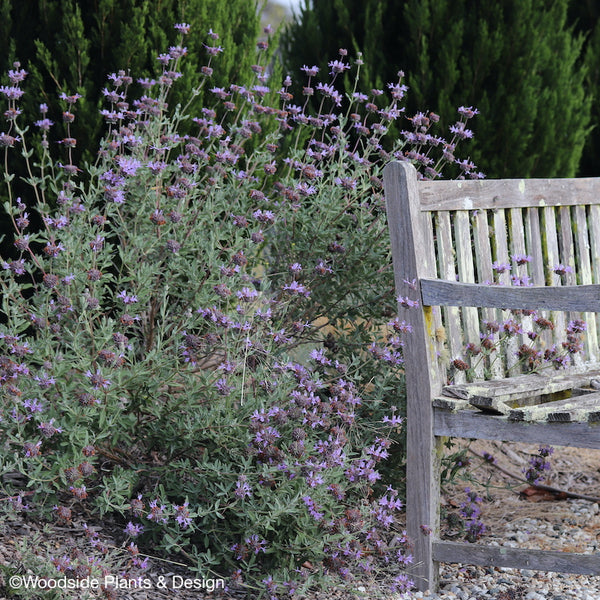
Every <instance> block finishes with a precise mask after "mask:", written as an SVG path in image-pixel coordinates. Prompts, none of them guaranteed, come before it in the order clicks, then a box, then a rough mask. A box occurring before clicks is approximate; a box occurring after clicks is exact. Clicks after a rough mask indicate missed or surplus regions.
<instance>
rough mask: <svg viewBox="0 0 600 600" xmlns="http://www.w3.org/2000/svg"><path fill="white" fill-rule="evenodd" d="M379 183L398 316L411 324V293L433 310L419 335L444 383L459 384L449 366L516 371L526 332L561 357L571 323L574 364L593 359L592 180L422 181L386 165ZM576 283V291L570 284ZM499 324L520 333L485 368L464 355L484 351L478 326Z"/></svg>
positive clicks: (491, 372)
mask: <svg viewBox="0 0 600 600" xmlns="http://www.w3.org/2000/svg"><path fill="white" fill-rule="evenodd" d="M384 181H385V192H386V199H387V203H388V220H389V224H390V233H391V239H392V251H393V255H394V271H395V277H396V289H397V290H398V291H399V296H400V297H401V302H400V311H401V313H403V314H401V315H400V316H401V318H403V319H405V320H406V321H407V322H411V321H414V320H415V318H416V313H417V312H419V311H415V310H414V308H411V306H412V303H413V301H414V300H417V299H418V300H419V301H420V300H421V298H419V297H418V296H419V292H421V293H422V302H423V304H424V305H431V306H432V307H433V308H432V309H431V310H429V309H427V310H426V311H425V312H424V314H423V315H422V318H423V322H422V326H423V327H424V328H425V329H426V330H427V337H428V339H426V340H425V342H426V345H428V346H429V347H430V352H429V362H430V367H431V368H432V369H436V370H438V371H439V372H440V373H443V372H444V371H445V370H447V371H448V372H447V373H446V375H443V374H441V375H440V377H441V379H442V380H443V379H444V377H445V378H446V379H447V378H452V379H453V381H454V382H456V383H459V382H461V381H464V373H461V372H460V371H458V372H457V371H456V370H455V369H454V368H453V367H452V363H453V361H454V360H455V359H461V360H465V361H466V362H467V363H470V364H471V366H472V367H474V368H473V369H472V370H471V371H470V373H471V374H470V376H471V377H474V378H475V379H484V378H485V379H489V378H499V377H506V376H510V375H515V374H518V373H521V372H522V370H521V368H520V363H519V358H518V355H517V353H518V351H519V348H520V347H521V345H522V344H527V345H530V344H531V340H530V338H529V337H528V335H527V332H529V331H532V330H535V331H538V332H540V338H539V339H538V340H537V342H536V347H537V348H542V350H544V349H549V348H551V347H552V346H553V345H554V346H556V347H557V348H558V349H559V350H560V351H562V350H563V343H568V341H569V340H568V338H567V334H566V332H565V330H566V328H567V326H568V325H569V323H570V322H572V321H573V320H575V319H582V320H584V321H585V322H586V323H587V331H586V334H585V336H584V337H583V340H584V350H583V352H581V353H577V354H574V355H572V364H574V365H577V364H579V365H583V363H586V362H597V361H599V360H600V349H599V344H598V341H599V329H598V327H599V325H600V316H596V315H595V314H594V312H592V311H600V287H597V286H596V285H592V284H599V283H600V179H595V178H588V179H530V180H476V181H418V180H417V174H416V171H415V169H414V168H413V167H412V166H411V165H409V164H408V163H390V164H389V165H388V166H387V167H386V169H385V172H384ZM457 282H458V283H457ZM465 283H466V284H470V285H461V284H465ZM473 284H481V285H473ZM490 284H492V285H490ZM574 285H577V286H580V287H578V288H577V289H576V292H575V291H574V290H573V289H569V288H568V287H566V286H574ZM530 286H533V287H530ZM540 286H548V287H546V288H541V289H540ZM588 286H589V287H588ZM416 288H419V292H416V291H415V290H416ZM403 298H404V299H405V300H402V299H403ZM510 308H513V309H514V308H523V309H529V310H536V311H537V313H536V314H537V315H538V316H541V317H544V318H547V319H549V320H551V321H552V323H553V327H554V328H553V329H546V330H541V329H540V328H539V327H534V322H533V318H534V317H533V316H532V315H529V314H527V313H526V314H524V315H523V314H521V315H515V314H514V312H513V311H509V310H505V309H510ZM418 320H419V318H417V321H418ZM507 321H512V322H514V326H515V327H517V326H520V328H521V329H522V331H523V333H518V334H517V335H514V336H511V337H510V341H509V342H508V343H506V344H505V345H504V346H503V350H502V352H500V351H498V352H497V353H494V355H493V357H492V359H491V360H490V359H489V358H488V359H486V360H482V359H481V356H479V355H477V356H471V357H470V358H469V355H468V353H467V352H466V350H465V348H466V346H467V344H469V343H471V344H473V345H474V346H475V347H479V346H480V344H481V334H482V332H483V333H484V334H486V333H487V332H488V329H486V325H485V322H489V323H494V322H495V323H498V324H500V325H501V326H502V324H503V323H506V322H507ZM417 325H418V323H417ZM510 326H511V325H510V324H509V327H510ZM501 332H502V330H501V331H500V332H498V333H496V334H495V336H494V339H498V336H499V335H501ZM431 349H433V355H432V353H431ZM419 360H420V359H419Z"/></svg>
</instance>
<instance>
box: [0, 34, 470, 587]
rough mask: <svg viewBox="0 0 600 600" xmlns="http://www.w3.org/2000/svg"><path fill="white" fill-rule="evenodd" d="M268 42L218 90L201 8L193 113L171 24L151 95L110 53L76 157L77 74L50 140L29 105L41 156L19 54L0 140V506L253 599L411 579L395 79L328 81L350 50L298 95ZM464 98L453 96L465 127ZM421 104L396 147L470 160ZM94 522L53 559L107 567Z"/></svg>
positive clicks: (215, 50)
mask: <svg viewBox="0 0 600 600" xmlns="http://www.w3.org/2000/svg"><path fill="white" fill-rule="evenodd" d="M176 29H177V30H178V31H179V33H180V34H181V35H182V36H184V35H186V34H187V33H188V31H189V25H187V24H179V25H177V26H176ZM267 47H268V42H264V41H263V42H258V44H257V59H256V64H254V65H253V66H252V71H253V73H254V76H255V81H254V83H253V84H252V85H251V86H248V87H245V86H241V85H235V84H231V85H229V86H228V87H220V86H212V87H211V85H212V84H211V83H208V82H209V81H210V75H211V72H212V65H213V63H214V61H216V60H218V57H219V55H220V54H221V52H222V48H221V46H220V45H219V40H218V36H217V34H215V33H213V32H212V31H210V32H209V36H208V37H207V38H206V42H205V50H206V63H205V64H204V65H203V66H202V69H201V71H202V74H203V77H204V79H203V81H202V82H201V84H200V86H199V88H198V89H197V90H194V92H193V94H192V98H191V99H190V101H192V100H193V99H194V98H197V97H199V96H200V95H201V92H202V94H203V97H210V98H212V99H213V100H212V104H211V105H207V104H205V105H203V106H202V107H201V109H200V110H199V111H198V112H193V113H191V114H190V112H189V110H188V108H189V105H188V106H182V105H181V104H179V105H175V106H169V103H168V100H169V95H170V94H171V90H172V88H176V86H177V80H178V79H179V78H180V75H181V69H182V67H181V66H180V63H181V62H182V61H184V59H185V56H186V53H187V49H186V48H185V47H184V46H183V38H182V41H181V42H180V43H179V44H178V45H175V46H172V47H170V48H169V50H168V52H167V53H165V54H161V55H160V56H159V57H158V61H159V63H160V65H161V67H162V71H161V73H160V74H159V75H157V77H156V79H155V81H150V82H149V81H142V82H140V85H142V86H144V87H145V88H146V91H145V92H144V93H143V95H141V96H139V97H137V98H135V99H132V98H130V90H131V88H132V86H133V83H134V82H133V80H132V78H131V77H130V76H129V75H128V74H126V73H124V72H118V73H113V74H111V75H109V78H108V79H109V85H108V86H107V89H106V91H105V97H106V101H107V106H106V108H105V109H103V113H102V114H103V116H104V119H105V122H106V127H107V133H106V135H105V137H104V139H103V141H102V144H101V148H100V151H99V153H98V158H97V160H96V161H95V162H94V163H93V164H84V165H78V164H76V163H75V162H74V159H73V154H72V150H73V147H74V145H75V143H76V142H75V138H74V137H72V134H71V125H72V124H73V123H74V122H76V119H77V110H78V103H79V101H80V99H81V98H80V95H79V94H78V93H74V94H72V95H68V94H66V93H63V94H62V95H61V101H62V103H63V109H62V121H63V125H64V127H65V130H66V134H65V136H64V137H62V138H60V139H59V140H57V141H58V143H59V146H58V148H59V151H60V156H59V157H54V156H53V155H52V152H51V151H50V148H51V147H54V140H52V134H53V131H54V127H53V123H52V120H51V114H50V113H49V111H48V107H47V106H46V105H41V106H40V110H41V114H40V118H39V119H38V120H37V121H36V122H35V123H34V124H30V126H31V127H33V128H34V129H35V130H37V131H39V135H40V136H41V149H42V152H41V155H40V156H39V157H37V158H34V156H33V152H32V151H31V150H30V149H29V148H30V146H29V145H28V143H27V139H28V137H27V136H28V131H27V129H26V128H25V127H24V126H23V125H22V124H21V118H20V110H19V101H20V99H21V96H22V94H23V88H22V86H23V82H24V81H25V80H26V75H27V73H26V72H25V71H24V70H23V69H21V67H20V65H15V66H14V68H13V69H11V70H10V72H9V78H10V84H9V85H7V86H4V87H2V89H1V90H0V91H1V92H2V94H3V96H4V97H5V98H6V100H7V103H8V106H7V110H6V112H5V118H6V121H7V124H8V125H7V129H6V131H5V132H4V133H2V134H0V145H1V146H2V147H3V152H4V155H5V159H8V157H9V156H10V157H12V158H16V157H18V156H19V151H20V153H21V156H20V157H21V159H22V160H23V162H24V164H25V166H26V169H27V173H28V176H27V178H26V179H27V181H26V183H27V184H28V188H27V194H26V195H25V194H22V195H21V196H17V195H16V194H15V192H14V185H15V183H16V180H15V178H14V175H13V174H11V173H9V172H7V173H6V182H7V193H8V196H9V201H8V202H7V204H6V207H5V209H6V211H7V213H8V214H9V215H10V219H11V222H12V225H13V238H12V248H13V252H12V254H11V255H6V256H4V257H2V259H1V263H0V266H1V267H2V269H1V270H0V285H1V294H2V324H1V326H0V344H1V347H2V350H1V354H0V375H1V386H0V394H1V395H2V405H1V406H2V409H1V413H0V429H1V430H2V439H3V445H2V452H1V454H0V457H1V461H2V463H1V464H2V472H4V473H6V472H13V473H20V474H22V475H24V476H25V477H26V480H27V481H28V484H27V485H28V489H26V490H23V489H19V488H18V487H14V485H13V484H12V483H11V482H13V481H14V478H10V479H8V480H5V481H4V482H3V484H2V485H3V489H2V495H3V500H5V502H3V506H5V507H6V506H7V505H10V506H11V507H12V508H11V510H13V511H17V512H19V511H25V510H29V511H35V512H36V513H38V514H42V515H46V516H47V517H51V518H53V519H55V520H56V521H57V522H58V523H61V524H66V525H69V526H72V527H80V526H82V518H83V515H91V516H92V518H98V517H99V516H100V517H101V516H103V515H107V514H110V515H113V516H114V517H115V518H117V519H119V520H120V522H121V523H122V527H123V540H122V546H121V547H120V549H117V555H118V556H120V558H119V560H120V566H119V567H118V568H119V572H120V573H126V574H127V575H128V576H130V577H135V576H138V575H139V574H140V573H142V574H143V572H144V569H146V568H147V566H148V565H147V560H146V559H144V558H143V553H141V551H145V552H147V551H148V548H153V552H159V551H161V550H162V551H163V552H165V553H167V554H168V556H170V557H171V558H173V557H176V558H177V560H183V561H185V562H186V563H187V564H188V565H190V567H191V568H194V569H196V570H197V571H198V572H199V573H201V574H203V575H204V576H206V577H209V576H212V577H217V576H218V577H225V578H227V579H228V581H229V582H230V585H234V584H241V585H245V586H248V588H249V589H252V590H253V591H252V594H253V597H256V596H258V595H260V594H265V595H267V596H268V597H270V598H285V597H289V596H294V594H295V592H296V591H297V590H302V589H307V588H309V587H311V586H322V585H324V584H325V583H324V582H325V581H327V580H328V579H334V580H336V581H342V582H343V581H349V582H352V581H353V580H354V579H356V578H359V579H361V580H363V581H367V580H369V579H370V578H375V577H380V576H382V575H386V580H387V581H388V583H389V586H390V587H391V588H392V589H398V590H402V589H406V588H407V587H408V586H409V585H410V584H409V581H408V579H407V576H406V574H405V572H404V565H405V564H406V563H407V562H410V556H409V554H408V552H407V549H406V540H405V537H404V534H403V533H402V531H399V530H397V525H396V520H395V517H396V515H397V514H398V512H399V511H400V510H401V507H402V503H401V501H400V499H399V496H400V493H399V491H398V489H397V485H395V484H397V483H398V482H399V477H398V475H397V474H396V479H395V481H394V480H393V479H392V477H391V473H392V472H393V470H395V471H396V473H397V471H398V469H399V465H398V463H399V460H398V459H401V457H402V454H403V450H402V444H403V442H402V434H401V429H400V425H401V422H402V418H401V414H402V411H403V404H404V400H403V397H402V391H401V390H402V377H401V364H402V336H403V335H409V332H410V326H409V325H408V324H406V323H399V322H398V321H397V320H394V319H392V315H393V314H394V298H393V283H392V278H391V274H390V270H389V267H388V265H389V262H390V261H389V247H388V244H387V233H386V225H385V216H384V208H383V200H382V193H381V180H380V167H381V164H382V163H383V162H384V161H385V160H387V159H389V158H390V156H391V154H389V153H388V152H386V151H385V150H383V148H382V147H381V141H382V139H383V138H384V136H385V134H386V132H387V130H388V127H389V125H390V123H392V122H394V121H396V120H398V119H400V118H401V117H402V116H403V112H402V110H403V109H402V107H401V103H402V100H403V97H404V93H405V91H406V88H405V87H404V86H403V84H402V83H401V82H395V83H393V84H390V86H389V88H388V89H389V95H388V94H387V93H384V91H383V90H373V92H372V94H371V95H370V96H368V97H367V96H364V95H363V94H360V93H356V94H354V95H350V96H348V97H343V96H342V95H341V94H340V92H338V91H337V90H336V88H335V85H334V83H335V81H336V79H337V77H338V75H339V74H340V73H342V72H344V71H347V70H349V69H350V64H349V63H348V62H346V59H345V52H342V53H341V56H340V60H334V61H332V62H331V63H330V68H331V73H330V75H331V76H330V77H329V80H328V81H327V82H326V83H325V82H317V80H316V74H317V71H318V69H316V68H314V67H313V68H309V67H305V68H304V75H305V76H306V77H308V80H307V83H306V87H305V95H306V96H305V100H308V98H309V97H311V96H312V95H313V94H316V95H317V96H318V97H319V98H320V108H319V111H318V112H317V113H310V112H309V111H308V102H304V105H303V106H299V105H296V104H293V98H292V96H291V94H290V92H289V88H290V85H291V81H290V79H289V78H287V79H286V80H285V81H284V82H283V85H282V86H281V87H279V86H276V85H275V83H274V82H273V81H271V80H269V78H268V77H267V75H266V68H265V67H266V65H265V60H266V59H265V57H266V56H267V54H266V51H267ZM359 70H360V60H359V61H357V63H356V72H357V77H358V71H359ZM474 113H475V111H473V110H471V109H464V108H463V109H462V110H461V117H460V120H459V123H458V124H457V125H456V126H455V129H456V128H457V127H458V129H459V130H460V131H462V132H464V131H465V122H466V120H467V118H470V117H471V116H473V114H474ZM435 121H436V118H435V115H424V114H418V115H416V116H415V117H413V118H411V119H410V120H409V121H407V125H408V127H409V128H410V129H411V131H412V132H413V137H412V138H411V139H412V141H411V143H410V144H407V145H405V146H402V145H401V144H396V145H395V147H394V149H393V151H392V154H393V155H394V156H396V157H397V158H401V159H412V160H414V161H415V162H416V164H418V165H420V166H421V167H422V171H423V172H424V173H425V174H427V175H429V176H437V175H439V174H440V171H441V168H442V165H443V164H444V162H446V161H448V160H450V161H453V162H455V163H456V164H457V165H459V168H460V169H461V172H462V173H463V174H464V176H469V175H472V176H478V174H477V173H476V172H475V171H474V165H472V163H470V162H469V161H460V160H458V159H456V158H454V154H455V148H456V143H457V142H458V141H459V140H460V139H462V137H466V136H462V137H461V136H460V135H458V136H457V135H455V137H454V138H453V139H452V140H451V141H450V142H446V141H444V140H443V139H441V138H440V137H437V136H434V135H432V134H431V133H430V132H429V128H430V127H432V126H433V125H434V124H435ZM190 131H192V133H190ZM455 133H456V132H455ZM407 137H408V136H407ZM6 164H8V163H6ZM394 454H395V455H396V460H395V463H393V464H392V465H391V466H389V464H388V466H387V467H386V462H388V461H389V460H390V456H392V455H394ZM392 467H393V469H392ZM382 473H383V474H386V473H387V474H386V476H385V478H383V477H382ZM384 479H385V480H384ZM83 526H84V527H85V525H83ZM87 533H88V538H89V555H88V556H82V555H81V554H77V555H73V556H63V557H54V558H53V562H54V565H55V567H56V569H57V570H58V572H60V573H63V574H66V575H68V576H69V577H80V578H81V577H89V576H90V575H97V574H99V573H100V574H102V573H107V572H109V571H110V570H111V569H115V568H116V567H115V566H114V564H115V563H114V560H115V559H114V551H112V550H110V549H109V548H107V547H106V546H105V545H104V544H102V543H101V542H100V541H99V539H98V537H97V536H96V535H95V534H94V533H93V531H92V529H90V528H88V529H87ZM111 552H113V554H111ZM109 555H110V556H111V557H113V558H111V559H110V561H109V559H108V558H107V557H108V556H109ZM111 561H113V562H111ZM109 565H110V566H109ZM104 594H105V596H106V597H115V594H116V590H115V589H112V588H111V587H110V586H106V587H105V589H104Z"/></svg>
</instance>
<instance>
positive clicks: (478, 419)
mask: <svg viewBox="0 0 600 600" xmlns="http://www.w3.org/2000/svg"><path fill="white" fill-rule="evenodd" d="M433 431H434V433H435V435H436V436H447V437H458V438H471V439H474V440H497V441H501V442H524V443H526V444H549V445H551V446H573V447H575V448H600V426H599V425H597V424H589V423H547V422H541V423H539V422H532V423H530V422H526V421H509V420H508V419H507V418H506V417H504V416H495V415H486V414H484V413H481V412H478V411H475V410H463V411H459V412H456V413H452V412H445V411H441V410H437V411H435V415H434V427H433Z"/></svg>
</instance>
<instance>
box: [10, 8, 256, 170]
mask: <svg viewBox="0 0 600 600" xmlns="http://www.w3.org/2000/svg"><path fill="white" fill-rule="evenodd" d="M257 4H258V0H228V1H227V2H226V3H225V2H222V0H96V1H95V2H87V1H86V0H32V1H30V2H23V1H22V0H0V19H1V22H0V68H1V69H2V73H5V72H6V71H7V70H8V69H9V68H12V63H13V62H14V61H15V60H18V61H19V62H20V63H21V66H22V67H23V68H25V69H26V70H27V71H28V72H29V77H28V80H27V86H26V88H27V95H26V96H25V97H24V105H25V113H26V114H25V118H26V120H27V121H29V122H33V121H35V120H37V119H38V118H39V111H38V107H39V104H40V103H41V102H45V103H46V104H47V105H48V106H49V107H50V111H49V113H50V114H52V113H53V114H54V115H57V114H58V115H60V114H61V111H62V110H64V107H62V108H61V105H60V103H59V102H58V95H59V93H61V92H64V93H66V94H69V95H70V94H75V93H77V94H80V95H81V96H82V99H81V100H80V101H79V102H78V103H77V107H76V110H77V119H76V120H75V123H74V124H73V130H72V132H73V137H75V138H76V139H77V156H78V159H84V160H93V159H94V156H95V153H96V150H97V146H98V140H99V138H100V135H101V132H102V130H103V123H102V117H101V116H100V114H99V110H100V108H101V107H102V106H103V104H104V102H103V94H102V90H103V88H104V87H105V86H106V84H107V80H106V76H107V74H108V73H111V72H117V71H118V70H120V69H122V70H124V71H126V72H130V73H131V75H132V76H133V77H134V80H135V79H137V78H140V77H148V78H151V77H152V76H153V75H154V74H155V73H156V72H157V71H158V66H159V65H158V62H157V55H158V53H159V52H164V51H166V50H167V48H168V47H169V46H170V45H175V43H176V41H177V39H178V34H177V32H176V31H175V30H174V29H173V25H174V24H175V23H181V22H186V23H189V24H190V25H191V33H190V35H188V36H187V37H186V40H185V43H186V47H187V51H188V57H187V58H186V60H185V61H184V63H183V64H184V66H183V76H182V77H181V80H180V81H179V82H178V84H177V86H175V90H174V95H173V96H172V97H171V103H173V104H177V103H178V102H184V101H187V100H188V99H189V97H190V92H191V91H192V90H193V89H194V88H195V87H196V86H197V85H198V83H199V81H200V78H201V75H200V69H201V67H202V66H203V65H205V64H206V63H207V60H208V56H207V54H206V51H205V48H204V47H203V44H204V43H206V42H208V41H209V40H208V38H207V33H208V31H209V29H212V30H213V31H215V32H216V33H218V34H219V40H218V41H217V42H216V43H217V44H218V45H220V46H222V47H223V48H224V49H225V50H226V52H223V53H222V54H221V55H219V57H218V60H215V61H213V63H212V65H211V66H212V67H213V69H214V72H213V76H212V78H211V80H210V81H211V85H210V86H206V87H212V86H213V85H214V86H228V85H229V84H230V83H234V82H235V83H238V84H242V85H243V84H244V83H247V82H249V81H250V80H251V77H252V72H251V68H250V67H251V65H252V64H253V63H254V62H255V60H256V47H255V44H256V38H257V35H258V32H259V27H260V15H259V11H258V6H257ZM213 42H214V40H213ZM196 102H197V104H198V105H199V106H200V105H201V104H202V103H205V104H212V103H213V97H212V95H211V94H210V92H208V90H207V89H203V90H202V92H201V93H200V95H199V96H198V97H197V98H196ZM55 120H56V119H55ZM57 137H60V136H58V135H57Z"/></svg>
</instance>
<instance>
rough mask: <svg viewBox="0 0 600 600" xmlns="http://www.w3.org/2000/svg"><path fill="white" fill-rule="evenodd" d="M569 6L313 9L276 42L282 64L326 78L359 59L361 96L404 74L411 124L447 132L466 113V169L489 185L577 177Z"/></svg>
mask: <svg viewBox="0 0 600 600" xmlns="http://www.w3.org/2000/svg"><path fill="white" fill-rule="evenodd" d="M568 5H569V0H552V1H546V0H503V1H498V0H496V1H490V2H479V1H478V0H333V2H331V0H313V2H312V5H309V4H308V3H306V5H305V6H304V8H303V9H302V11H301V12H300V14H299V15H298V17H297V18H296V19H295V20H294V22H293V23H292V24H291V26H290V28H289V29H288V31H287V32H286V33H285V34H284V36H283V56H284V64H285V66H286V68H287V69H288V70H289V71H292V72H297V69H298V68H299V66H301V65H302V64H309V65H312V64H315V65H319V66H320V67H321V68H322V69H326V68H327V67H326V63H327V60H331V59H333V58H335V55H336V54H337V49H338V48H339V46H340V45H343V46H345V47H347V48H348V49H352V50H354V51H357V50H360V51H362V52H363V54H364V55H363V60H364V61H365V64H366V65H365V66H366V69H365V75H366V81H367V82H368V87H381V85H383V84H384V83H385V82H393V81H395V80H396V73H397V71H398V69H403V70H404V71H405V73H406V83H407V85H408V86H409V88H410V90H409V93H408V95H407V112H408V114H409V115H410V114H411V113H414V112H416V111H418V110H432V111H434V112H437V113H438V114H440V116H441V122H442V124H443V125H445V126H450V125H452V124H453V123H454V121H455V120H456V108H457V107H458V106H459V105H473V106H476V107H477V108H478V109H479V110H480V113H481V114H480V115H479V116H478V118H477V119H476V122H474V123H473V129H474V130H475V139H474V145H473V149H472V159H473V161H474V162H475V163H476V164H477V165H478V167H479V168H480V169H482V170H483V171H484V172H485V173H486V174H487V175H488V176H490V177H556V176H564V177H569V176H574V175H575V174H576V172H577V168H578V164H579V161H580V158H581V153H582V148H583V145H584V142H585V138H586V135H587V134H588V133H589V123H590V108H591V99H590V97H589V95H587V94H586V93H585V88H584V77H585V72H586V70H585V67H583V66H582V64H581V63H582V45H583V41H584V38H583V35H580V34H578V33H575V32H574V31H573V29H572V27H571V25H570V24H569V21H568V19H567V8H568Z"/></svg>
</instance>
